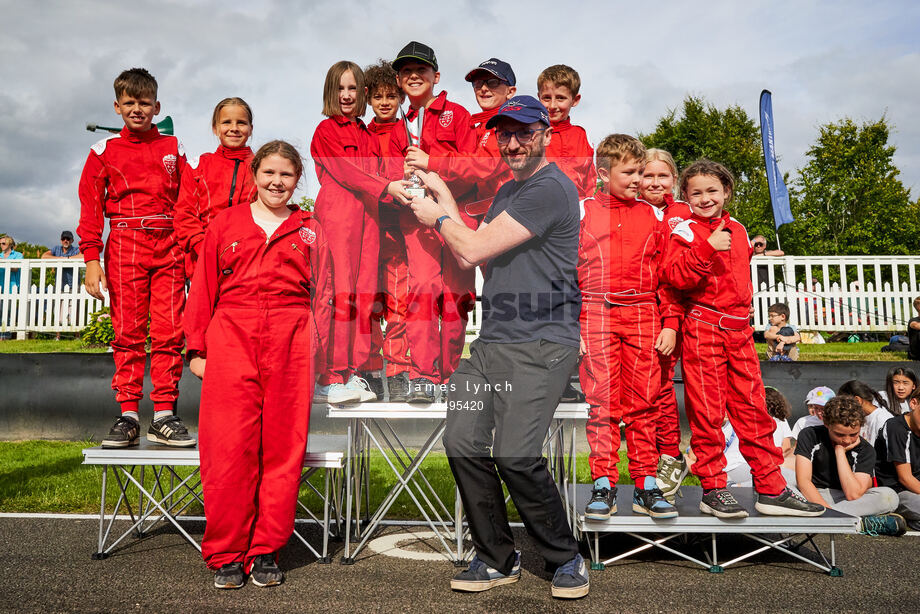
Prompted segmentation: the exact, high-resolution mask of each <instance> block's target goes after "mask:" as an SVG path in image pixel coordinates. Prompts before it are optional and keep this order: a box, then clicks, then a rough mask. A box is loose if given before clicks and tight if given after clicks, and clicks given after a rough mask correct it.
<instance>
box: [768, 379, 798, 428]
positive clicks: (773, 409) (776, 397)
mask: <svg viewBox="0 0 920 614" xmlns="http://www.w3.org/2000/svg"><path fill="white" fill-rule="evenodd" d="M764 392H765V393H766V396H767V413H768V414H770V415H771V416H773V417H774V418H776V419H777V420H788V419H789V416H791V415H792V407H791V406H790V405H789V401H788V400H787V399H786V397H784V396H783V393H782V392H780V391H779V390H777V389H776V388H774V387H773V386H767V387H766V389H765V390H764Z"/></svg>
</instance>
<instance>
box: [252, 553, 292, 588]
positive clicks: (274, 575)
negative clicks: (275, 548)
mask: <svg viewBox="0 0 920 614" xmlns="http://www.w3.org/2000/svg"><path fill="white" fill-rule="evenodd" d="M249 577H250V578H252V583H253V584H255V585H256V586H258V587H259V588H265V587H266V586H278V585H279V584H281V583H282V582H284V574H283V573H281V569H279V567H278V563H276V562H275V555H274V554H260V555H258V556H257V557H256V558H255V561H253V563H252V569H251V570H250V572H249Z"/></svg>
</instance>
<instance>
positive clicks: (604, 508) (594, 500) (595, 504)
mask: <svg viewBox="0 0 920 614" xmlns="http://www.w3.org/2000/svg"><path fill="white" fill-rule="evenodd" d="M616 513H617V487H616V486H614V487H612V488H611V487H610V479H609V478H606V477H604V478H597V479H596V480H594V488H592V489H591V499H590V500H589V501H588V505H586V506H585V518H586V519H588V520H607V519H608V518H610V516H611V515H613V514H616Z"/></svg>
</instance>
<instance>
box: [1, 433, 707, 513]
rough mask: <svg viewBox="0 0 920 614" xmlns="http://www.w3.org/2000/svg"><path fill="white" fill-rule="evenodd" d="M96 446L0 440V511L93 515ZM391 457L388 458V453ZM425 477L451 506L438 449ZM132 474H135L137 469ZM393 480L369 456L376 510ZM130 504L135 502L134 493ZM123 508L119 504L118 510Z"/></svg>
mask: <svg viewBox="0 0 920 614" xmlns="http://www.w3.org/2000/svg"><path fill="white" fill-rule="evenodd" d="M93 445H96V444H95V443H94V442H92V441H82V442H81V441H22V442H0V512H54V513H84V514H85V513H98V512H99V494H100V488H101V484H102V468H101V467H99V466H84V465H82V464H81V463H82V461H83V457H82V454H81V452H80V451H81V450H82V449H83V448H86V447H90V446H93ZM391 458H392V457H391ZM618 466H619V470H620V483H628V482H629V477H628V473H627V471H626V460H625V459H623V460H621V461H620V463H619V465H618ZM422 470H423V471H424V473H425V477H426V478H427V479H428V481H429V482H430V483H431V485H432V486H433V487H434V489H435V491H436V492H437V493H438V496H439V497H440V498H441V500H442V501H443V502H444V504H445V505H447V507H448V510H453V505H454V480H453V476H451V473H450V468H449V467H448V465H447V457H446V456H445V455H444V454H443V453H437V452H435V453H432V454H431V455H430V456H429V457H428V459H427V460H426V461H425V463H424V464H423V465H422ZM189 471H190V469H189V468H183V467H178V468H177V473H179V474H180V475H182V476H186V475H188V473H189ZM151 474H152V470H151V468H148V469H147V471H146V476H145V486H146V487H148V488H149V487H152V485H153V478H152V475H151ZM135 475H138V473H137V472H136V473H135ZM576 475H577V476H578V482H579V483H586V482H589V481H590V473H589V471H588V457H587V455H586V454H582V455H579V456H578V459H577V463H576ZM112 476H113V474H112V472H109V488H108V496H107V500H106V508H107V510H108V511H112V510H113V509H114V506H115V502H116V499H117V491H118V487H117V485H116V483H115V480H114V478H113V477H112ZM311 482H312V483H313V484H314V485H316V486H317V488H319V490H320V491H322V476H321V475H320V474H316V475H314V476H313V478H312V479H311ZM395 482H396V478H395V476H394V475H393V474H392V472H391V471H390V468H389V466H388V465H387V464H386V461H385V460H384V458H383V456H382V455H381V454H379V453H377V454H374V455H372V456H371V467H370V484H371V490H370V499H371V506H372V507H373V508H376V507H377V506H378V505H379V504H380V502H381V501H383V497H384V495H385V494H386V492H387V491H388V490H389V489H390V487H391V486H392V485H393V484H394V483H395ZM685 484H694V485H698V484H699V481H697V480H696V478H694V477H692V476H691V477H689V478H687V480H685ZM132 491H133V492H134V493H135V494H134V495H133V496H132V497H133V498H132V501H131V504H132V505H136V501H137V496H136V491H134V490H133V488H132ZM301 495H302V501H303V502H304V504H305V505H307V506H308V507H309V508H310V509H312V510H313V511H314V512H319V511H320V510H321V509H322V508H321V504H320V501H319V499H318V498H317V497H316V496H315V495H313V493H312V492H310V491H309V490H308V489H307V488H306V487H304V488H303V489H302V491H301ZM121 511H122V512H124V508H122V510H121ZM508 511H509V515H510V517H511V518H512V520H517V519H518V516H517V513H516V512H515V511H514V507H513V505H512V504H510V503H509V506H508ZM186 513H187V514H193V515H200V514H201V513H202V509H201V506H200V505H199V504H197V503H196V504H194V505H192V506H190V507H189V508H188V510H186ZM387 517H388V518H391V519H420V517H419V513H418V510H417V509H416V508H415V505H414V504H413V502H412V500H411V499H410V497H409V496H408V495H407V494H405V493H403V494H402V495H400V497H399V498H398V499H397V500H396V502H395V503H394V505H393V507H392V508H391V510H390V512H389V513H388V514H387Z"/></svg>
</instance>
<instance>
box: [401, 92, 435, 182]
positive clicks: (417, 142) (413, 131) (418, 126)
mask: <svg viewBox="0 0 920 614" xmlns="http://www.w3.org/2000/svg"><path fill="white" fill-rule="evenodd" d="M399 112H400V114H401V115H402V120H403V126H405V128H406V136H407V137H408V139H409V144H410V145H414V146H415V147H421V144H422V126H423V125H424V119H425V107H421V108H419V110H418V116H417V117H416V119H415V120H414V121H410V120H409V118H407V117H406V115H405V113H403V110H402V107H401V106H400V107H399ZM409 181H410V182H411V183H412V185H411V186H409V187H407V188H406V193H407V194H408V195H409V196H411V197H413V198H415V197H416V196H417V197H419V198H425V197H426V196H428V192H427V191H426V190H425V188H424V187H423V186H422V179H421V178H420V177H419V176H418V175H416V174H415V173H413V174H412V175H410V176H409Z"/></svg>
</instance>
